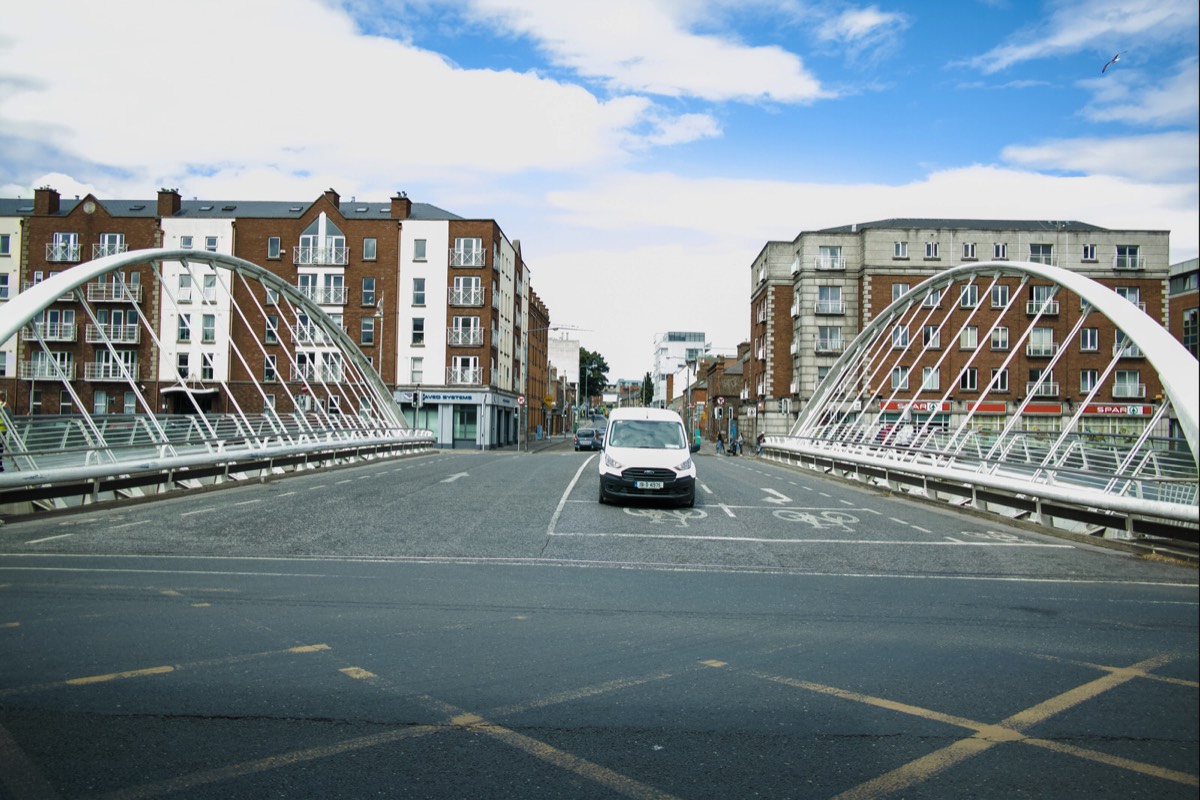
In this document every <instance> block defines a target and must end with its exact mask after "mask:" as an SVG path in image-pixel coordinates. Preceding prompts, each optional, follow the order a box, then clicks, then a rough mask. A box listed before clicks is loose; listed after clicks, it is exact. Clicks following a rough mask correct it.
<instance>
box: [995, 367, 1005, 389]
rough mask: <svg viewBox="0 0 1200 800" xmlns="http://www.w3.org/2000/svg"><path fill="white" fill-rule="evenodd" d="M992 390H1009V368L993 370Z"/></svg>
mask: <svg viewBox="0 0 1200 800" xmlns="http://www.w3.org/2000/svg"><path fill="white" fill-rule="evenodd" d="M992 391H993V392H1007V391H1008V370H1007V369H994V370H992Z"/></svg>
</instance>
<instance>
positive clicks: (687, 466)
mask: <svg viewBox="0 0 1200 800" xmlns="http://www.w3.org/2000/svg"><path fill="white" fill-rule="evenodd" d="M675 471H676V472H691V471H692V457H691V456H688V457H687V458H686V459H685V460H684V462H683V463H682V464H680V465H679V466H677V467H675Z"/></svg>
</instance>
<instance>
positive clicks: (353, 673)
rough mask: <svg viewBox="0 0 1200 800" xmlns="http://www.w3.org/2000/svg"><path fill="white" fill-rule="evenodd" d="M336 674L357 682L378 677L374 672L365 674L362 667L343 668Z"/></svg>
mask: <svg viewBox="0 0 1200 800" xmlns="http://www.w3.org/2000/svg"><path fill="white" fill-rule="evenodd" d="M338 672H340V673H342V674H343V675H346V676H348V677H351V678H354V679H355V680H359V681H363V680H370V679H371V678H377V677H379V676H378V675H376V674H375V673H374V672H367V671H366V670H365V669H363V668H362V667H343V668H342V669H339V670H338Z"/></svg>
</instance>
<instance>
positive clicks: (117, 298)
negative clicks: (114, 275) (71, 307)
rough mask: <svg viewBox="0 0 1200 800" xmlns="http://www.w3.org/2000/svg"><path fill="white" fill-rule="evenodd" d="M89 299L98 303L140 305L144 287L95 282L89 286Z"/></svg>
mask: <svg viewBox="0 0 1200 800" xmlns="http://www.w3.org/2000/svg"><path fill="white" fill-rule="evenodd" d="M87 299H88V300H89V301H91V302H97V303H140V302H142V285H141V284H140V283H139V284H135V285H133V286H129V285H127V284H124V283H113V282H107V281H106V282H104V283H99V282H93V283H89V284H88V285H87Z"/></svg>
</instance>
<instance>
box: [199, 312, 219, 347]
mask: <svg viewBox="0 0 1200 800" xmlns="http://www.w3.org/2000/svg"><path fill="white" fill-rule="evenodd" d="M201 322H202V327H201V329H200V336H201V341H203V342H205V343H207V344H212V343H213V342H215V341H216V340H217V316H216V314H205V315H204V317H203V319H202V320H201Z"/></svg>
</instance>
